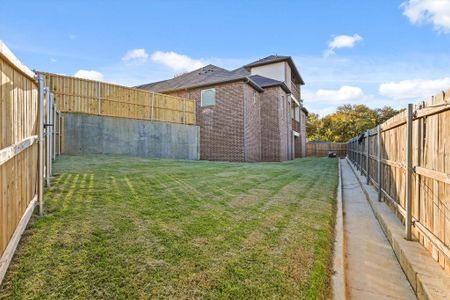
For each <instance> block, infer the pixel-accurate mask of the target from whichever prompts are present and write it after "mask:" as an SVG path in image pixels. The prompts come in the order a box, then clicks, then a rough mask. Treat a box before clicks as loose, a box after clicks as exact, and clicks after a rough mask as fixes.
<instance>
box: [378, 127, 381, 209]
mask: <svg viewBox="0 0 450 300" xmlns="http://www.w3.org/2000/svg"><path fill="white" fill-rule="evenodd" d="M377 182H378V201H381V193H382V192H381V188H382V186H381V126H380V125H378V126H377Z"/></svg>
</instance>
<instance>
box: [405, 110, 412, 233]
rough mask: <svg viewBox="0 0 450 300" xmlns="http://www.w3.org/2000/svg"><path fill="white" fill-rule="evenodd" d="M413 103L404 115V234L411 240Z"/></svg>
mask: <svg viewBox="0 0 450 300" xmlns="http://www.w3.org/2000/svg"><path fill="white" fill-rule="evenodd" d="M412 110H413V105H412V104H408V111H407V113H408V115H407V117H406V199H405V206H406V207H405V208H406V219H405V235H406V237H405V238H406V239H407V240H409V241H410V240H411V227H412V212H411V210H412V207H411V188H412V186H411V184H412V117H413V116H412V114H413V111H412Z"/></svg>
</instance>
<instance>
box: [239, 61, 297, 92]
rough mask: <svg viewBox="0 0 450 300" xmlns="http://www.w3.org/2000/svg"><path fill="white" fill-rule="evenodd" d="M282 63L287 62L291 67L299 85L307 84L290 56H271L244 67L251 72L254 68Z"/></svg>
mask: <svg viewBox="0 0 450 300" xmlns="http://www.w3.org/2000/svg"><path fill="white" fill-rule="evenodd" d="M282 61H286V62H287V63H288V64H289V66H290V67H291V70H292V72H293V73H294V75H295V76H296V77H297V79H298V81H299V83H300V84H301V85H304V84H305V82H304V81H303V79H302V76H301V75H300V73H299V72H298V69H297V67H296V66H295V63H294V61H293V60H292V57H290V56H283V55H269V56H267V57H264V58H261V59H259V60H257V61H254V62H252V63H249V64H246V65H245V66H244V68H245V69H247V70H250V69H251V68H253V67H259V66H264V65H268V64H273V63H276V62H282Z"/></svg>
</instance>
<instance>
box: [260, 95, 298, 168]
mask: <svg viewBox="0 0 450 300" xmlns="http://www.w3.org/2000/svg"><path fill="white" fill-rule="evenodd" d="M283 99H284V103H283ZM289 101H290V99H289V98H288V97H287V94H286V93H285V92H284V91H283V89H282V88H280V87H271V88H266V89H265V90H264V93H262V94H261V159H262V160H263V161H283V160H287V159H292V157H293V149H292V139H293V137H292V124H291V122H292V121H291V115H290V111H289V108H290V105H291V104H290V102H289Z"/></svg>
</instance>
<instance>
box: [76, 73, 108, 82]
mask: <svg viewBox="0 0 450 300" xmlns="http://www.w3.org/2000/svg"><path fill="white" fill-rule="evenodd" d="M73 76H75V77H79V78H84V79H90V80H96V81H101V80H103V74H102V73H100V72H97V71H93V70H91V71H89V70H78V71H77V72H76V73H75V74H74V75H73Z"/></svg>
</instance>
